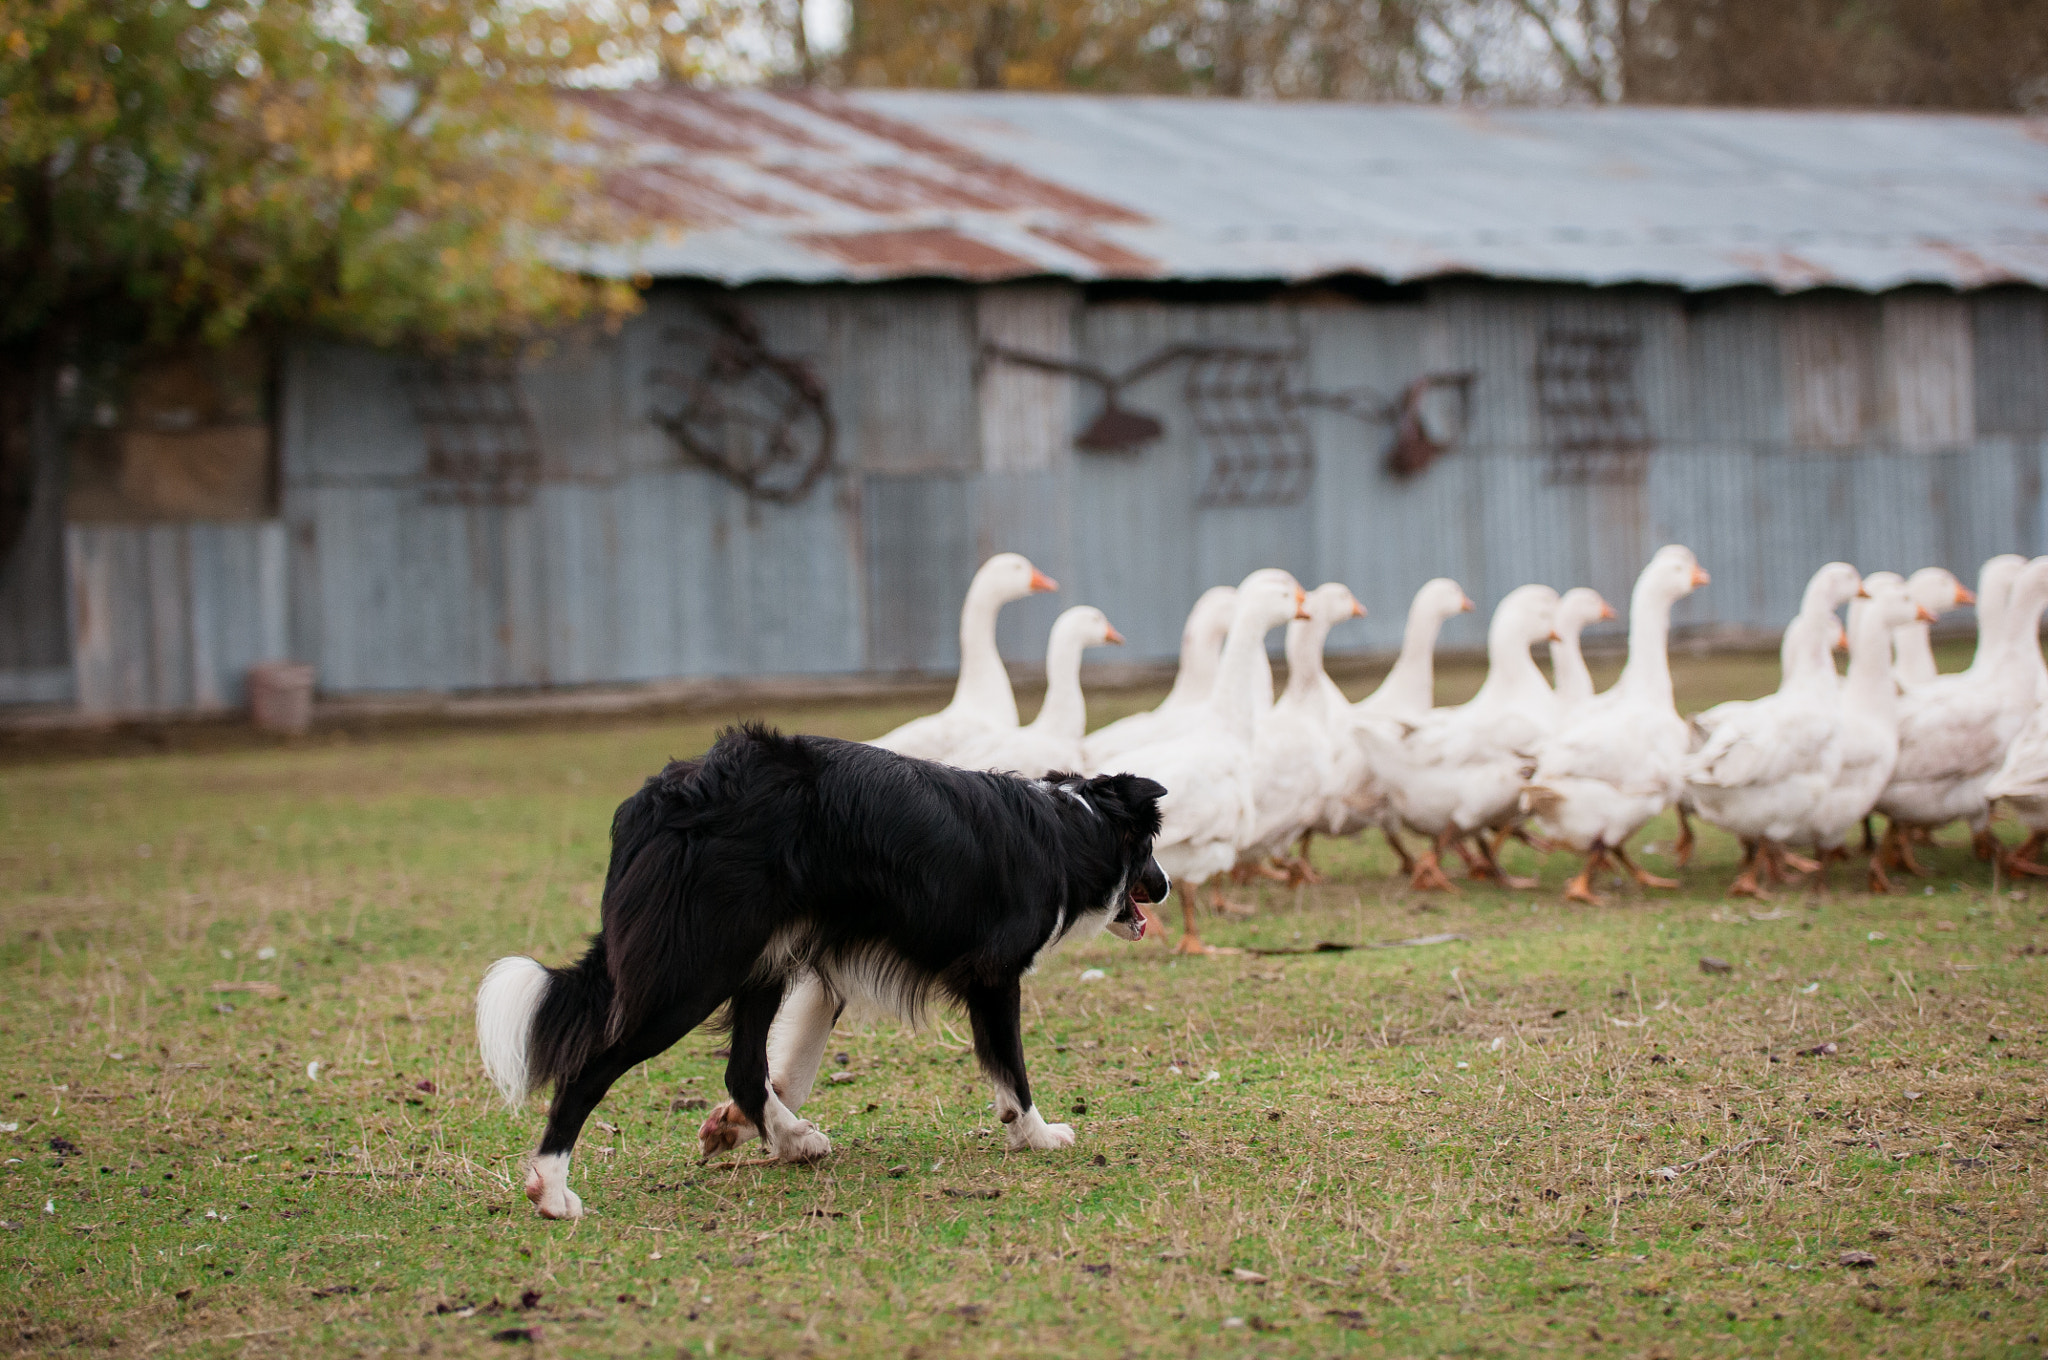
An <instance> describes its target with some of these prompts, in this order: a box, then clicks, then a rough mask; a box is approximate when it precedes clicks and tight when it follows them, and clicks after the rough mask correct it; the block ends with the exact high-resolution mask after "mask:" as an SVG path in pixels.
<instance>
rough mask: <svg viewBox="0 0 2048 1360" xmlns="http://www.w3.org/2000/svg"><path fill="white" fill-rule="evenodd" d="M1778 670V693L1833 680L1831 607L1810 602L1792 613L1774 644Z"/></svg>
mask: <svg viewBox="0 0 2048 1360" xmlns="http://www.w3.org/2000/svg"><path fill="white" fill-rule="evenodd" d="M1778 671H1779V676H1778V689H1779V692H1781V693H1784V692H1789V691H1792V690H1798V689H1803V688H1805V687H1807V686H1809V685H1812V686H1822V685H1832V684H1833V683H1834V680H1835V611H1834V610H1832V609H1829V608H1828V607H1827V606H1826V605H1825V604H1824V603H1822V604H1813V605H1808V606H1807V607H1806V608H1804V609H1801V610H1800V611H1799V612H1798V613H1797V614H1796V615H1794V616H1793V618H1792V622H1791V623H1789V624H1787V625H1785V637H1784V639H1783V640H1782V641H1781V642H1780V643H1779V644H1778Z"/></svg>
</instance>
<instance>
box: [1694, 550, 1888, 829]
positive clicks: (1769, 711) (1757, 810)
mask: <svg viewBox="0 0 2048 1360" xmlns="http://www.w3.org/2000/svg"><path fill="white" fill-rule="evenodd" d="M1862 588H1863V581H1862V578H1861V577H1860V576H1859V575H1858V574H1857V572H1856V569H1855V568H1854V567H1852V566H1850V565H1849V564H1848V563H1847V562H1830V563H1828V564H1827V565H1826V566H1824V567H1822V568H1821V569H1820V570H1819V571H1817V572H1815V573H1814V574H1813V576H1812V578H1811V579H1809V580H1808V581H1807V583H1806V591H1805V594H1804V596H1803V597H1802V599H1801V601H1800V606H1799V612H1798V613H1797V614H1795V615H1794V616H1793V617H1792V621H1791V622H1790V623H1789V624H1787V625H1786V627H1785V635H1784V638H1783V641H1782V642H1781V643H1780V645H1779V650H1778V660H1779V666H1780V679H1779V683H1778V688H1777V691H1776V692H1775V693H1773V694H1769V695H1766V696H1764V697H1763V698H1761V699H1739V700H1733V701H1730V702H1728V703H1724V704H1717V705H1715V706H1714V707H1713V708H1710V709H1708V710H1707V711H1706V712H1705V713H1701V714H1697V715H1695V717H1694V718H1693V721H1692V726H1693V729H1694V731H1695V733H1696V734H1697V736H1698V737H1699V738H1700V740H1699V742H1698V744H1697V749H1696V750H1694V752H1693V753H1692V756H1691V758H1690V759H1689V760H1688V762H1687V770H1686V781H1687V782H1686V788H1685V801H1686V802H1687V804H1688V805H1689V806H1690V807H1692V808H1693V810H1695V811H1697V812H1698V813H1699V814H1700V815H1701V816H1702V817H1704V818H1706V819H1707V820H1708V821H1710V822H1712V823H1713V824H1714V825H1716V826H1718V827H1720V828H1721V829H1722V830H1724V831H1729V832H1732V833H1733V834H1735V835H1736V836H1739V837H1741V838H1742V839H1744V840H1768V841H1773V842H1777V843H1784V842H1786V841H1787V840H1789V839H1791V838H1793V837H1795V836H1797V835H1798V834H1799V831H1800V828H1801V827H1803V826H1804V825H1805V824H1806V822H1807V819H1808V817H1809V815H1810V812H1811V809H1812V807H1813V806H1814V804H1815V803H1816V802H1817V801H1818V800H1819V799H1820V798H1821V797H1823V796H1824V795H1825V794H1826V792H1827V790H1828V789H1829V788H1830V787H1831V786H1832V783H1833V781H1834V779H1835V778H1836V777H1837V775H1838V774H1839V772H1840V766H1841V751H1840V746H1839V742H1838V740H1837V736H1838V733H1837V725H1838V717H1839V708H1840V705H1839V703H1838V697H1839V690H1840V685H1839V682H1838V679H1837V677H1836V674H1835V664H1834V646H1835V638H1836V636H1837V634H1839V633H1840V631H1841V624H1840V622H1839V620H1838V619H1837V618H1836V615H1835V611H1836V610H1837V609H1839V608H1841V607H1842V605H1843V604H1844V603H1846V602H1847V601H1849V600H1851V599H1853V598H1855V596H1856V595H1857V593H1858V592H1859V591H1860V590H1862Z"/></svg>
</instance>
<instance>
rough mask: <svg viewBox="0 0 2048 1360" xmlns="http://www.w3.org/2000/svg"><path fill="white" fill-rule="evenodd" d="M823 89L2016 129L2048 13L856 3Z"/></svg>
mask: <svg viewBox="0 0 2048 1360" xmlns="http://www.w3.org/2000/svg"><path fill="white" fill-rule="evenodd" d="M786 3H788V4H790V5H792V6H794V4H795V0H786ZM799 27H800V25H799ZM827 74H828V76H829V77H830V78H833V79H836V80H840V81H843V82H845V83H849V84H856V85H895V86H938V87H963V86H965V87H974V88H982V89H998V88H1000V89H1040V90H1050V89H1065V90H1098V91H1146V92H1158V93H1177V94H1214V95H1225V96H1238V95H1243V96H1253V97H1264V98H1281V99H1290V98H1315V99H1416V100H1467V101H1482V102H1600V103H1608V102H1619V101H1624V100H1625V101H1629V102H1639V103H1667V104H1737V105H1742V104H1747V105H1777V106H1801V105H1805V106H1845V107H1857V106H1863V107H1869V106H1903V107H1916V108H1953V109H1975V110H1987V111H1988V110H2006V111H2013V110H2028V109H2038V108H2042V107H2048V0H970V2H969V3H949V2H948V0H853V24H852V29H851V32H850V34H849V39H848V44H847V49H846V51H845V52H844V53H843V54H841V55H840V56H839V57H838V58H837V59H836V60H835V61H833V62H832V63H831V64H830V67H829V69H828V70H827Z"/></svg>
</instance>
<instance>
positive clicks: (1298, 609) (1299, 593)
mask: <svg viewBox="0 0 2048 1360" xmlns="http://www.w3.org/2000/svg"><path fill="white" fill-rule="evenodd" d="M1294 617H1296V618H1297V619H1307V618H1308V592H1307V591H1305V590H1303V589H1302V588H1301V587H1300V586H1296V587H1295V588H1294Z"/></svg>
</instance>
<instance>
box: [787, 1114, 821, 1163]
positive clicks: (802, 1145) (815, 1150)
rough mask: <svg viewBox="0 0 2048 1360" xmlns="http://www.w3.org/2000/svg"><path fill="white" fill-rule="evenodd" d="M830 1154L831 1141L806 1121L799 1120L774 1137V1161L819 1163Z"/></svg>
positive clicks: (816, 1127)
mask: <svg viewBox="0 0 2048 1360" xmlns="http://www.w3.org/2000/svg"><path fill="white" fill-rule="evenodd" d="M831 1152H832V1140H831V1139H830V1138H827V1137H826V1136H825V1134H824V1132H823V1130H821V1129H819V1127H818V1126H817V1125H816V1124H813V1123H812V1122H811V1121H810V1120H808V1119H800V1120H798V1121H797V1122H796V1123H794V1124H791V1125H790V1126H789V1127H788V1128H786V1129H783V1130H782V1131H781V1132H780V1133H779V1134H777V1135H776V1137H775V1160H777V1161H779V1162H821V1161H823V1160H824V1159H825V1158H826V1157H828V1156H830V1155H831Z"/></svg>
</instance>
